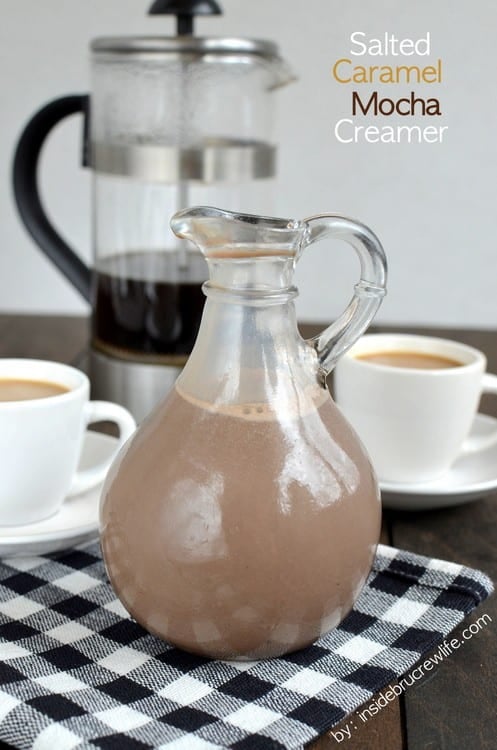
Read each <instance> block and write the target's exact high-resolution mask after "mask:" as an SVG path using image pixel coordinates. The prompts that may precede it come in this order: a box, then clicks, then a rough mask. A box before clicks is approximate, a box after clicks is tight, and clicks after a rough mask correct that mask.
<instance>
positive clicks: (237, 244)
mask: <svg viewBox="0 0 497 750" xmlns="http://www.w3.org/2000/svg"><path fill="white" fill-rule="evenodd" d="M171 227H172V229H173V231H174V232H175V234H177V235H178V236H179V237H181V238H185V239H188V240H190V241H191V242H193V243H194V244H195V245H197V247H198V248H199V249H200V251H201V252H202V253H203V254H204V256H205V258H206V260H207V263H208V266H209V274H210V279H209V281H208V282H207V283H206V284H205V292H206V294H207V295H209V296H213V295H215V294H219V293H222V292H226V293H231V294H232V295H239V296H240V301H241V300H242V299H245V300H246V302H247V304H250V302H251V300H252V301H254V303H255V302H256V301H257V300H259V301H260V302H261V303H264V301H265V302H267V303H268V304H269V303H270V301H271V300H272V301H273V303H277V302H279V301H283V300H284V299H285V298H290V297H293V296H295V295H296V294H297V290H296V289H295V287H293V285H292V282H293V272H294V269H295V264H296V262H297V260H298V258H299V255H300V251H301V248H302V242H303V237H304V235H305V231H306V225H305V224H304V223H303V222H298V221H294V220H291V219H274V218H270V217H266V216H255V215H251V214H239V213H238V214H237V213H232V212H230V211H224V210H221V209H217V208H211V207H207V206H199V207H196V208H192V209H185V210H184V211H180V212H179V213H177V214H175V216H173V218H172V220H171Z"/></svg>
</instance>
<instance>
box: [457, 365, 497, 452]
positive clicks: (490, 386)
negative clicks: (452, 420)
mask: <svg viewBox="0 0 497 750" xmlns="http://www.w3.org/2000/svg"><path fill="white" fill-rule="evenodd" d="M481 392H482V394H483V393H494V394H496V395H497V375H490V374H489V373H485V374H484V375H483V378H482V382H481ZM495 443H497V429H496V430H494V431H493V432H491V433H490V434H488V435H478V436H475V437H470V438H467V439H466V440H465V441H464V443H463V444H462V448H461V454H463V455H464V454H468V453H477V452H478V451H482V450H485V448H490V446H491V445H495Z"/></svg>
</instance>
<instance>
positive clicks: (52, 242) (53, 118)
mask: <svg viewBox="0 0 497 750" xmlns="http://www.w3.org/2000/svg"><path fill="white" fill-rule="evenodd" d="M78 112H81V113H82V114H83V116H84V131H83V165H85V166H87V156H88V120H89V96H88V95H86V94H84V95H74V96H63V97H61V98H60V99H55V100H54V101H52V102H49V103H48V104H46V105H45V106H44V107H43V108H42V109H40V110H39V111H38V112H37V113H36V114H35V115H34V116H33V117H32V118H31V120H30V121H29V122H28V124H27V125H26V127H25V128H24V130H23V132H22V134H21V137H20V139H19V142H18V144H17V148H16V151H15V155H14V165H13V183H14V197H15V200H16V204H17V208H18V211H19V214H20V216H21V219H22V221H23V222H24V226H25V227H26V229H27V230H28V232H29V233H30V235H31V236H32V238H33V239H34V241H35V242H36V244H37V245H38V246H39V247H40V248H41V250H43V252H44V253H45V255H47V257H48V258H50V260H51V261H52V263H54V264H55V265H56V266H57V268H58V269H59V271H61V272H62V273H63V274H64V276H65V277H66V278H67V279H69V281H70V282H71V284H73V286H75V287H76V289H77V290H78V292H80V294H82V295H83V297H84V298H85V299H86V300H90V292H91V271H90V269H89V268H88V266H86V265H85V263H83V261H82V260H81V258H80V257H79V256H78V255H77V253H75V252H74V250H72V249H71V248H70V247H69V245H68V244H67V243H66V242H65V241H64V240H63V239H62V237H61V236H60V235H59V234H58V233H57V231H56V230H55V229H54V227H53V226H52V224H51V223H50V221H49V220H48V218H47V215H46V214H45V211H44V209H43V204H42V202H41V198H40V193H39V190H38V163H39V159H40V154H41V151H42V148H43V144H44V142H45V139H46V138H47V136H48V134H49V133H50V131H51V130H52V128H53V127H55V125H57V123H58V122H60V121H61V120H63V119H64V118H65V117H68V116H69V115H73V114H76V113H78Z"/></svg>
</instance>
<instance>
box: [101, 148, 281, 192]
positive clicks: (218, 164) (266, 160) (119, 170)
mask: <svg viewBox="0 0 497 750" xmlns="http://www.w3.org/2000/svg"><path fill="white" fill-rule="evenodd" d="M91 165H92V167H93V168H94V170H95V171H96V172H97V173H101V174H110V175H120V176H125V177H133V178H135V179H138V180H145V181H147V182H165V183H174V182H179V181H181V180H198V181H199V182H206V183H211V182H236V183H240V182H243V181H245V180H254V179H256V180H257V179H264V178H269V177H273V176H274V175H275V173H276V147H275V146H272V145H270V144H268V143H263V142H262V141H255V142H254V141H241V140H235V139H233V140H230V139H217V140H215V141H212V142H208V143H206V144H203V145H202V146H201V147H198V148H179V147H177V146H163V145H147V144H127V143H126V144H122V145H121V144H111V143H94V144H92V147H91Z"/></svg>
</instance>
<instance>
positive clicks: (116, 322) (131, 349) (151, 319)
mask: <svg viewBox="0 0 497 750" xmlns="http://www.w3.org/2000/svg"><path fill="white" fill-rule="evenodd" d="M185 256H187V260H185ZM206 276H207V269H206V263H205V261H204V259H203V258H202V257H201V256H200V255H199V254H198V253H192V252H186V253H180V252H178V251H147V252H132V253H126V254H121V255H112V256H109V257H108V258H106V259H105V260H102V261H100V263H99V266H98V268H97V269H96V270H95V273H94V290H93V293H94V300H95V301H94V310H95V311H94V315H93V345H94V346H95V348H96V349H98V350H100V351H102V352H104V353H107V354H110V355H114V356H118V357H123V358H126V357H127V356H129V357H131V358H133V359H136V358H137V357H138V358H139V357H140V356H143V357H144V358H145V359H147V358H148V359H150V358H154V357H156V358H159V359H160V358H164V357H165V358H167V359H172V360H175V359H176V360H177V361H178V364H183V363H184V362H185V361H186V357H187V355H188V354H189V353H190V352H191V350H192V348H193V344H194V342H195V338H196V336H197V333H198V328H199V324H200V318H201V316H202V309H203V307H204V301H205V297H204V295H203V293H202V282H203V281H204V279H205V278H206Z"/></svg>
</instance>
